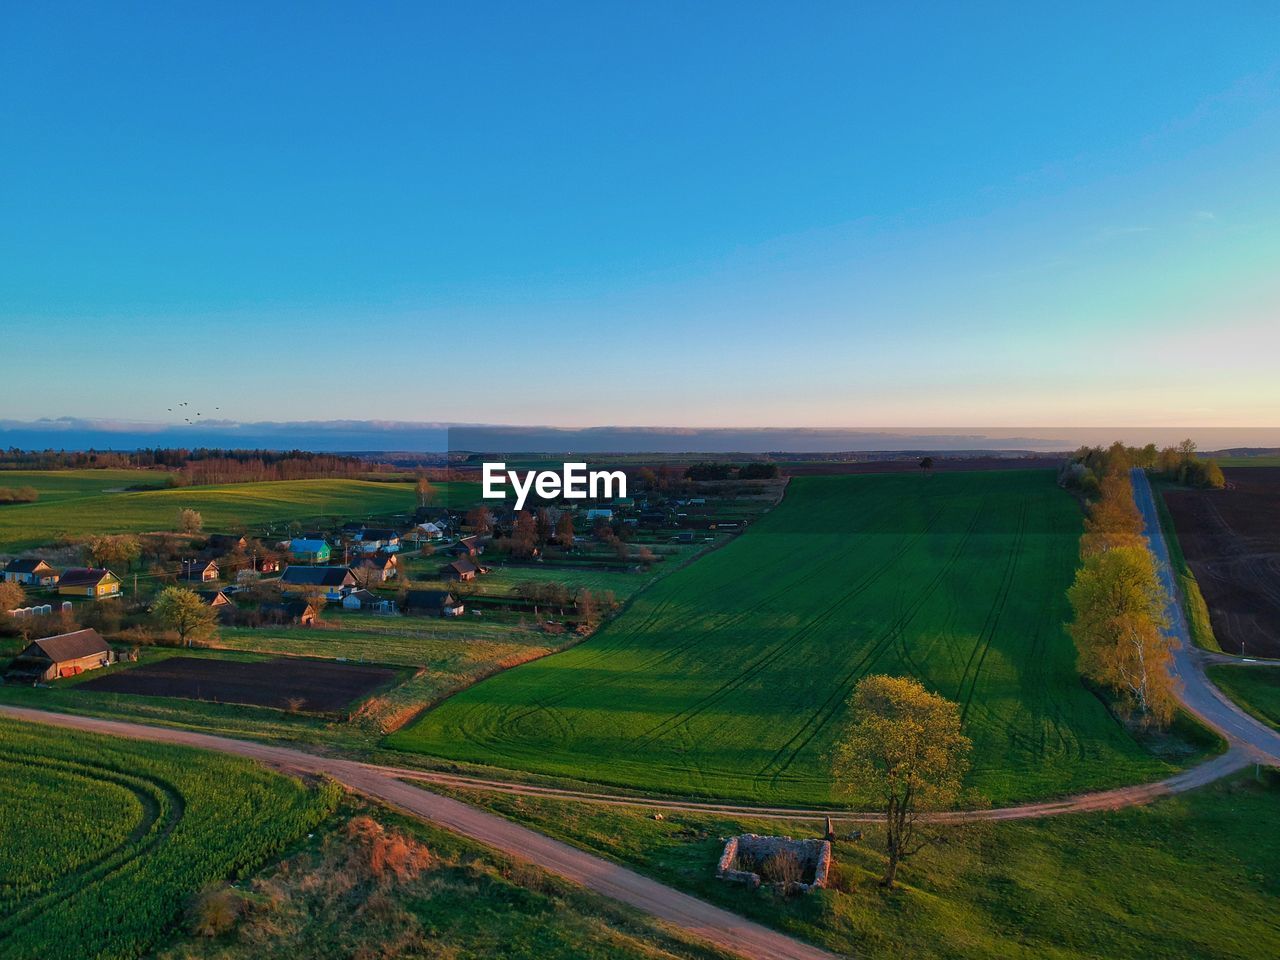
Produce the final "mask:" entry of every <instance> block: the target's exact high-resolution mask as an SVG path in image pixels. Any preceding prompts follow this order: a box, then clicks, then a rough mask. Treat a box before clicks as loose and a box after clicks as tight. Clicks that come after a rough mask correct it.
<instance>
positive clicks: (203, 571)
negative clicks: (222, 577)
mask: <svg viewBox="0 0 1280 960" xmlns="http://www.w3.org/2000/svg"><path fill="white" fill-rule="evenodd" d="M179 576H180V577H181V578H182V579H183V580H191V581H195V582H196V583H208V582H209V581H210V580H217V579H218V565H217V564H216V563H214V562H213V561H212V560H183V561H182V573H181V574H179Z"/></svg>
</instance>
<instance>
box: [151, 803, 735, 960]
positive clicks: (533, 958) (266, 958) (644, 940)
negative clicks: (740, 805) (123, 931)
mask: <svg viewBox="0 0 1280 960" xmlns="http://www.w3.org/2000/svg"><path fill="white" fill-rule="evenodd" d="M393 857H398V858H399V861H398V862H400V863H402V864H407V866H402V867H400V868H399V869H395V868H394V867H390V866H389V864H392V863H395V862H397V861H396V860H395V859H393ZM218 895H219V896H221V897H225V898H227V901H228V902H230V903H231V904H233V905H234V906H235V907H236V909H235V910H234V911H233V916H232V917H231V918H230V920H229V924H228V929H227V930H225V931H224V932H222V933H221V934H220V935H218V936H213V937H210V936H190V935H184V936H180V937H177V938H175V939H174V941H173V942H171V943H170V944H169V945H167V946H166V947H165V948H164V949H162V950H161V951H160V952H159V953H158V954H157V957H158V960H202V958H207V960H215V958H216V960H299V958H306V960H351V958H369V960H372V958H384V957H385V958H389V957H404V958H408V957H422V958H426V957H433V958H442V960H464V958H475V960H481V958H491V957H502V958H504V960H674V958H689V960H703V958H705V960H712V958H714V957H723V955H722V954H719V953H716V952H713V951H711V950H709V949H707V948H705V947H702V946H700V945H697V944H694V943H691V942H690V941H688V940H686V939H683V938H682V937H681V936H680V935H678V934H676V933H675V932H674V931H672V930H671V929H669V928H665V927H663V926H662V925H661V924H659V923H657V922H656V921H654V920H652V919H650V918H647V917H644V916H641V915H640V914H638V913H637V912H635V911H632V910H629V909H627V908H625V907H622V906H620V905H618V904H615V903H612V902H610V901H608V900H605V899H604V898H602V897H599V896H595V895H593V894H591V893H589V892H587V891H586V890H584V889H582V888H581V887H578V886H576V885H574V884H571V883H568V882H565V881H562V880H558V879H556V878H555V877H552V876H550V875H549V874H547V873H544V872H542V871H541V870H539V869H537V868H535V867H532V866H530V865H528V864H521V863H517V862H514V861H511V860H508V859H506V858H505V857H502V856H500V855H498V854H495V853H494V852H492V851H491V850H488V849H487V848H485V847H482V846H480V845H479V844H475V843H472V842H470V841H467V840H464V839H462V838H460V837H458V836H456V835H454V834H451V833H447V832H445V831H443V830H438V829H435V828H432V827H430V826H427V825H425V824H423V823H421V822H419V821H416V820H413V819H410V818H408V817H403V816H399V815H397V814H395V813H392V812H391V811H389V810H387V809H385V808H383V807H377V806H374V805H372V804H369V803H365V802H363V801H360V800H358V799H355V798H349V799H348V800H347V802H346V803H344V804H343V807H342V808H341V809H340V810H339V811H338V813H337V814H335V815H334V817H332V818H331V819H330V821H329V822H328V823H326V824H324V826H323V827H322V828H321V829H319V830H318V831H317V837H316V839H315V840H314V841H313V842H311V843H308V844H307V845H306V846H305V847H304V848H303V849H302V850H300V851H298V852H297V853H296V854H294V855H293V856H291V857H289V858H288V859H286V860H284V861H282V862H280V863H278V864H275V865H273V866H272V867H271V868H269V869H268V870H266V871H263V872H262V873H261V874H259V875H258V876H257V877H255V878H253V880H252V881H250V882H249V883H241V884H238V885H237V886H236V887H234V888H233V887H224V888H222V889H221V890H220V891H219V894H218Z"/></svg>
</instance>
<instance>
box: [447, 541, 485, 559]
mask: <svg viewBox="0 0 1280 960" xmlns="http://www.w3.org/2000/svg"><path fill="white" fill-rule="evenodd" d="M449 552H450V553H452V554H453V555H454V556H456V557H474V556H478V555H479V554H482V553H484V544H482V543H481V542H480V538H479V537H476V536H470V537H460V538H459V539H458V542H457V543H455V544H454V545H453V546H451V547H450V548H449Z"/></svg>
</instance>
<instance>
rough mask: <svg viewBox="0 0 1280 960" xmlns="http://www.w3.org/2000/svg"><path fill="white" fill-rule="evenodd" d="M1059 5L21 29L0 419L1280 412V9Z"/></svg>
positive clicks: (327, 16) (787, 418) (899, 418)
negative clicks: (182, 408)
mask: <svg viewBox="0 0 1280 960" xmlns="http://www.w3.org/2000/svg"><path fill="white" fill-rule="evenodd" d="M1049 6H1050V5H1048V4H1035V3H1032V4H1028V3H1022V2H1020V3H1008V4H976V3H975V4H951V3H947V4H943V3H938V4H910V3H901V2H895V3H883V4H856V3H833V4H829V5H827V4H814V3H795V4H770V5H758V6H757V5H751V4H747V3H743V2H733V3H725V4H711V3H706V4H689V3H671V4H663V3H644V4H637V3H603V2H598V0H597V2H591V3H583V4H568V3H562V4H530V3H512V4H452V5H444V4H438V5H430V4H423V3H406V4H403V5H396V4H356V3H350V4H319V3H300V4H297V5H296V6H290V5H288V4H285V3H270V4H263V3H244V4H237V3H215V4H201V5H196V4H184V3H176V4H156V3H147V4H138V5H136V6H135V5H132V4H128V3H112V4H78V3H77V4H66V5H63V4H59V3H55V2H41V3H30V4H19V3H9V4H5V5H4V7H3V12H0V111H2V112H0V334H2V335H3V336H2V338H0V343H2V344H3V351H2V352H3V354H4V355H5V359H4V363H3V364H2V365H0V371H2V372H0V418H11V419H26V418H36V417H42V416H61V415H74V416H97V417H119V418H129V419H140V420H175V419H178V420H180V419H181V417H180V415H179V414H176V413H169V412H168V408H169V407H174V406H175V404H176V402H177V401H180V400H189V401H192V402H193V403H194V404H196V405H198V406H201V407H203V408H205V409H204V411H202V412H204V415H205V416H206V417H208V416H213V415H215V414H214V413H213V410H212V408H214V407H216V408H218V411H217V413H216V415H217V416H220V417H226V418H229V419H240V420H262V419H276V420H288V419H311V418H316V419H321V418H323V419H328V418H382V419H395V420H432V421H472V422H474V421H486V422H505V423H550V424H558V425H566V426H574V425H584V424H605V423H610V424H675V425H699V426H722V425H741V426H794V425H812V426H837V425H838V426H898V425H914V426H946V425H955V424H972V423H981V424H986V425H1002V424H1064V425H1091V424H1114V423H1140V424H1201V425H1266V426H1271V425H1276V424H1277V423H1280V43H1278V42H1277V41H1278V40H1280V5H1277V4H1276V3H1274V2H1271V0H1267V2H1257V3H1248V2H1240V3H1229V4H1218V5H1205V4H1204V3H1178V2H1162V3H1158V4H1157V3H1149V4H1116V3H1101V4H1087V3H1075V4H1055V5H1052V7H1053V8H1052V9H1047V8H1048V7H1049ZM1118 8H1122V9H1118Z"/></svg>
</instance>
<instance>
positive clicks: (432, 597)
mask: <svg viewBox="0 0 1280 960" xmlns="http://www.w3.org/2000/svg"><path fill="white" fill-rule="evenodd" d="M402 608H403V610H404V612H405V613H429V614H432V615H433V616H437V617H459V616H461V615H462V612H463V610H464V607H463V606H462V603H461V602H460V601H459V600H457V599H456V598H455V597H454V595H453V594H452V593H450V592H449V591H447V590H410V591H408V592H407V593H406V594H405V597H404V602H403V604H402Z"/></svg>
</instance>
